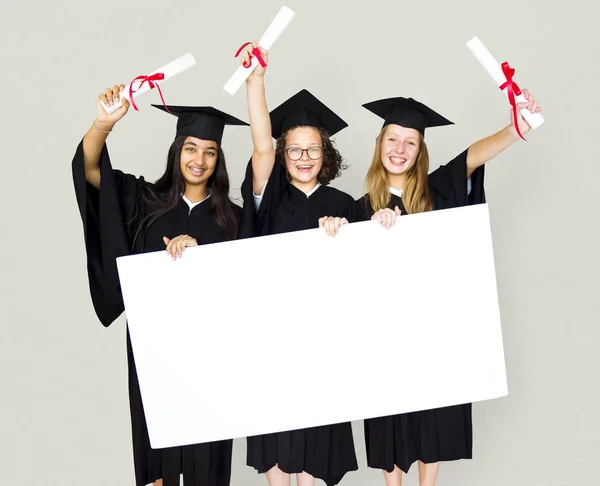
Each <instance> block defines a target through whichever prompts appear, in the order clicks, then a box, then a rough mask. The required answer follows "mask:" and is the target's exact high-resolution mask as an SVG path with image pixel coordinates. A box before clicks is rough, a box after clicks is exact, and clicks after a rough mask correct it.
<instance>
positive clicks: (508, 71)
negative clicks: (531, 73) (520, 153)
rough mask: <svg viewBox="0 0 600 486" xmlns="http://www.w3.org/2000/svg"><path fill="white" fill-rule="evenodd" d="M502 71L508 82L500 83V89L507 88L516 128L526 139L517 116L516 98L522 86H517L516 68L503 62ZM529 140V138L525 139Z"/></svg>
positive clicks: (520, 135)
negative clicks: (515, 80) (515, 79)
mask: <svg viewBox="0 0 600 486" xmlns="http://www.w3.org/2000/svg"><path fill="white" fill-rule="evenodd" d="M502 72H503V73H504V76H505V77H506V82H505V83H502V84H501V85H500V89H501V90H503V89H504V88H506V92H507V93H508V101H509V102H510V106H512V110H513V119H514V123H515V128H516V129H517V133H518V134H519V137H521V138H522V139H523V140H525V137H524V136H523V135H522V134H521V130H519V121H518V118H517V101H516V100H515V95H517V96H519V95H520V94H521V88H519V87H518V86H517V83H515V82H514V81H513V79H512V78H513V76H514V75H515V70H514V69H513V68H511V67H510V66H509V65H508V63H507V62H503V63H502ZM525 141H527V140H525Z"/></svg>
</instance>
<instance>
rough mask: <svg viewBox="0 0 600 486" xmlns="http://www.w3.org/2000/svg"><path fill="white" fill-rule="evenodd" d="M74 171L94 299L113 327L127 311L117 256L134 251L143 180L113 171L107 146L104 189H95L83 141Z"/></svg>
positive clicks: (102, 162)
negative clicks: (87, 175)
mask: <svg viewBox="0 0 600 486" xmlns="http://www.w3.org/2000/svg"><path fill="white" fill-rule="evenodd" d="M72 170H73V184H74V186H75V195H76V198H77V205H78V206H79V213H80V215H81V220H82V222H83V233H84V240H85V249H86V255H87V270H88V280H89V286H90V293H91V296H92V302H93V304H94V309H95V311H96V315H97V316H98V319H100V322H102V324H103V325H104V326H109V325H110V324H111V323H112V322H113V321H115V320H116V319H117V318H118V317H119V316H120V315H121V314H122V313H123V311H124V304H123V298H122V296H121V286H120V284H119V275H118V272H117V263H116V258H117V257H120V256H124V255H129V254H131V247H132V239H133V231H132V229H131V228H132V226H133V223H132V220H133V218H134V216H135V212H136V209H137V204H136V202H137V201H136V200H137V193H138V191H137V189H138V185H139V182H140V181H141V180H142V179H136V178H135V177H134V176H132V175H129V174H124V173H123V172H121V171H118V170H113V168H112V166H111V163H110V158H109V155H108V150H107V148H106V145H105V146H104V148H103V149H102V154H101V158H100V178H101V183H100V190H97V189H95V188H94V187H93V186H91V185H90V184H88V183H87V181H86V180H85V168H84V164H83V142H81V143H80V144H79V146H78V147H77V151H76V152H75V156H74V157H73V162H72Z"/></svg>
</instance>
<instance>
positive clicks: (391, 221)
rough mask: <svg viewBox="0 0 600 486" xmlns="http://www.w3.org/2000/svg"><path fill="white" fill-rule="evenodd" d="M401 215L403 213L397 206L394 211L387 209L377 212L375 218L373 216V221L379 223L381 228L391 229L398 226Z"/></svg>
mask: <svg viewBox="0 0 600 486" xmlns="http://www.w3.org/2000/svg"><path fill="white" fill-rule="evenodd" d="M401 213H402V211H400V209H399V208H398V206H396V207H395V208H394V210H393V211H392V210H391V209H389V208H385V209H380V210H379V211H377V212H376V213H375V214H374V215H373V216H371V219H372V220H375V221H379V223H380V224H381V226H383V227H384V228H388V229H390V228H391V227H392V226H394V225H395V224H396V218H397V217H398V216H400V214H401Z"/></svg>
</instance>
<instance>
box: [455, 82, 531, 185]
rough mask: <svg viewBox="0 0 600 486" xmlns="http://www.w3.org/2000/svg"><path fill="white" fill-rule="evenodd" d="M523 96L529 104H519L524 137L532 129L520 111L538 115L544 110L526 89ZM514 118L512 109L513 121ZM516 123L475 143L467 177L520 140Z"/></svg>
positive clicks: (520, 124) (468, 155) (471, 151)
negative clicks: (523, 110) (524, 110)
mask: <svg viewBox="0 0 600 486" xmlns="http://www.w3.org/2000/svg"><path fill="white" fill-rule="evenodd" d="M523 94H524V95H525V98H526V99H527V102H526V103H519V104H517V122H518V124H519V130H520V131H521V133H522V134H523V135H524V134H526V133H527V132H528V131H529V130H530V129H531V127H530V126H529V124H528V123H527V122H526V121H525V119H524V118H523V117H522V116H521V113H520V111H521V110H522V109H523V108H527V109H528V110H529V111H531V112H532V113H538V112H540V111H542V109H541V107H540V106H539V105H538V103H537V101H536V99H535V98H534V97H533V95H532V94H531V93H529V91H527V90H526V89H524V90H523ZM512 118H513V117H512V109H511V120H512ZM514 123H515V122H514V120H512V123H511V124H510V125H508V126H507V127H506V128H503V129H502V130H500V131H499V132H497V133H495V134H494V135H491V136H489V137H487V138H483V139H481V140H479V141H478V142H475V143H474V144H473V145H471V146H470V147H469V150H468V152H467V177H471V175H472V174H473V172H475V170H476V169H477V168H478V167H481V166H482V165H483V164H485V163H486V162H488V161H489V160H491V159H493V158H494V157H496V155H498V154H500V153H501V152H503V151H504V150H506V149H507V148H508V147H510V146H511V145H512V144H513V143H515V142H516V141H517V140H519V135H518V134H517V130H516V128H515V125H514Z"/></svg>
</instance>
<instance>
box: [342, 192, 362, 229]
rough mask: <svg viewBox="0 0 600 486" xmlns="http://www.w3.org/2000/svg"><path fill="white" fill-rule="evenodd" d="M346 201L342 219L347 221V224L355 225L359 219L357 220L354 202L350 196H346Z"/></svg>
mask: <svg viewBox="0 0 600 486" xmlns="http://www.w3.org/2000/svg"><path fill="white" fill-rule="evenodd" d="M347 199H348V200H347V202H346V207H345V208H344V218H346V219H347V220H348V223H356V222H357V221H360V219H358V214H357V213H358V211H357V207H356V201H354V198H353V197H352V196H350V195H348V198H347Z"/></svg>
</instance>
